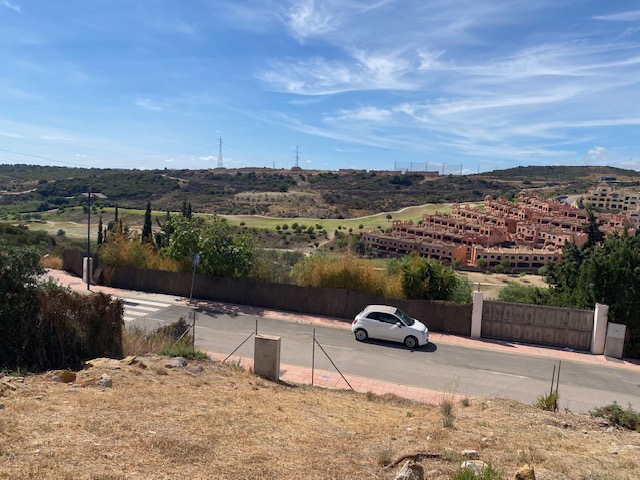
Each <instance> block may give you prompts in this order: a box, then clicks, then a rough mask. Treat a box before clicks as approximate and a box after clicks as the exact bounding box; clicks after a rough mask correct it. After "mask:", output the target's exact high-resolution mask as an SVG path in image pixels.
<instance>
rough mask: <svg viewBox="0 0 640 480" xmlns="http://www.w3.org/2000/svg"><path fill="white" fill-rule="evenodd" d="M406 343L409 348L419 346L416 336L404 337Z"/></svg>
mask: <svg viewBox="0 0 640 480" xmlns="http://www.w3.org/2000/svg"><path fill="white" fill-rule="evenodd" d="M404 344H405V345H406V347H407V348H416V347H417V346H418V339H417V338H416V337H407V338H405V339H404Z"/></svg>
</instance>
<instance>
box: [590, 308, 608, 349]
mask: <svg viewBox="0 0 640 480" xmlns="http://www.w3.org/2000/svg"><path fill="white" fill-rule="evenodd" d="M608 317H609V306H608V305H602V304H601V303H596V309H595V311H594V312H593V336H592V337H591V353H592V354H593V355H602V354H604V343H605V341H606V339H607V322H608Z"/></svg>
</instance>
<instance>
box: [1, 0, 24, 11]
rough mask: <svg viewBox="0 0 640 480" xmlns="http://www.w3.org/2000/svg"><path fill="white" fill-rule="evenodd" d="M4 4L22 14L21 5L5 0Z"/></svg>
mask: <svg viewBox="0 0 640 480" xmlns="http://www.w3.org/2000/svg"><path fill="white" fill-rule="evenodd" d="M2 4H3V5H4V6H5V7H7V8H10V9H11V10H13V11H15V12H18V13H22V7H20V6H19V5H15V4H13V3H11V2H10V1H9V0H4V1H3V2H2Z"/></svg>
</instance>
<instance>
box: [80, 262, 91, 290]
mask: <svg viewBox="0 0 640 480" xmlns="http://www.w3.org/2000/svg"><path fill="white" fill-rule="evenodd" d="M92 274H93V258H91V257H84V258H83V259H82V281H83V282H84V283H86V284H87V285H90V284H91V282H92V281H93V278H92Z"/></svg>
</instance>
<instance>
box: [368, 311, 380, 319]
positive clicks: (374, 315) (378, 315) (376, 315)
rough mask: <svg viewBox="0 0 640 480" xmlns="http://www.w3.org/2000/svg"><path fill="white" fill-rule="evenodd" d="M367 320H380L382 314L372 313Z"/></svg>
mask: <svg viewBox="0 0 640 480" xmlns="http://www.w3.org/2000/svg"><path fill="white" fill-rule="evenodd" d="M367 318H368V319H369V320H380V314H379V313H378V312H371V313H370V314H369V315H367Z"/></svg>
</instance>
